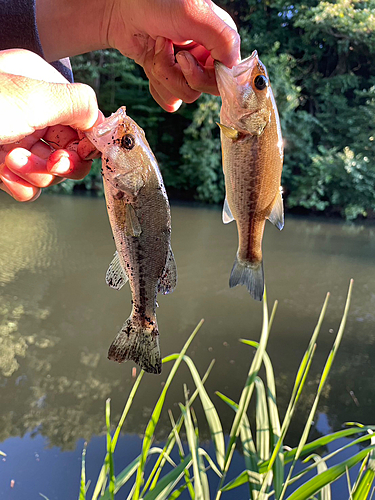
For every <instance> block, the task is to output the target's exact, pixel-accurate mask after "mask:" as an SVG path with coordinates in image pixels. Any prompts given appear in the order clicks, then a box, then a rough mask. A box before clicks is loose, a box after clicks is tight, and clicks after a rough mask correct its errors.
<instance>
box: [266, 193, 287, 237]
mask: <svg viewBox="0 0 375 500" xmlns="http://www.w3.org/2000/svg"><path fill="white" fill-rule="evenodd" d="M267 219H268V220H269V221H270V222H272V224H274V225H275V226H276V227H277V229H280V231H281V230H282V228H283V227H284V206H283V197H282V195H281V191H280V192H278V193H277V195H276V201H275V203H274V205H273V207H272V212H271V213H270V214H269V216H268V217H267Z"/></svg>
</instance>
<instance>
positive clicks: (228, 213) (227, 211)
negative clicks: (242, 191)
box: [223, 198, 234, 224]
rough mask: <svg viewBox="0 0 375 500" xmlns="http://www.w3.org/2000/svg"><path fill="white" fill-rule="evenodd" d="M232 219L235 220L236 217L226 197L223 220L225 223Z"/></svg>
mask: <svg viewBox="0 0 375 500" xmlns="http://www.w3.org/2000/svg"><path fill="white" fill-rule="evenodd" d="M232 220H234V217H233V214H232V211H231V209H230V208H229V204H228V200H227V198H225V200H224V206H223V222H224V224H229V222H232Z"/></svg>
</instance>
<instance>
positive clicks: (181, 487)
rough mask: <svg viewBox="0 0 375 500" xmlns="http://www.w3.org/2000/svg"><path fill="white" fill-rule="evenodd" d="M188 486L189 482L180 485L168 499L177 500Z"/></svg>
mask: <svg viewBox="0 0 375 500" xmlns="http://www.w3.org/2000/svg"><path fill="white" fill-rule="evenodd" d="M186 488H187V484H183V485H182V486H180V488H178V490H175V491H174V492H173V493H172V494H171V495H170V496H169V498H168V500H176V498H178V497H179V496H180V495H181V493H183V492H184V491H185V490H186Z"/></svg>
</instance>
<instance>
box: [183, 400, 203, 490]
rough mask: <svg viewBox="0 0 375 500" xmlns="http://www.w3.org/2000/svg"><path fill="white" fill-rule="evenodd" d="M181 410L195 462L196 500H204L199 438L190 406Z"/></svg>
mask: <svg viewBox="0 0 375 500" xmlns="http://www.w3.org/2000/svg"><path fill="white" fill-rule="evenodd" d="M185 396H186V395H185ZM186 399H187V398H186ZM180 409H181V412H182V414H183V416H184V422H185V429H186V439H187V442H188V445H189V450H190V453H191V457H192V462H193V474H194V494H195V499H196V500H204V495H203V485H202V479H201V467H200V462H199V456H198V443H197V436H196V433H195V429H194V425H193V422H192V418H191V413H190V407H189V405H188V404H186V406H183V405H182V404H180Z"/></svg>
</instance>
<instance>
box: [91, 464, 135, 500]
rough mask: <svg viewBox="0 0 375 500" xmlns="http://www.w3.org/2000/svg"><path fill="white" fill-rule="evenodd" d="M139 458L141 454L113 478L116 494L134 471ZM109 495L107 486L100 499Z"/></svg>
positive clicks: (108, 499)
mask: <svg viewBox="0 0 375 500" xmlns="http://www.w3.org/2000/svg"><path fill="white" fill-rule="evenodd" d="M140 460H141V456H140V455H139V456H138V457H137V458H135V459H134V460H133V461H132V462H131V463H130V464H129V465H128V466H127V467H125V469H123V470H122V471H121V472H120V474H118V475H117V476H116V478H115V490H114V493H115V494H116V493H117V492H118V491H119V490H120V489H121V488H122V487H123V486H124V484H126V483H127V482H128V481H129V479H130V478H131V477H132V476H133V475H134V474H135V473H136V471H137V468H138V465H139V462H140ZM110 498H111V496H110V493H109V490H108V488H107V489H106V491H105V492H104V493H103V495H102V496H101V497H100V499H101V500H110Z"/></svg>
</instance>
